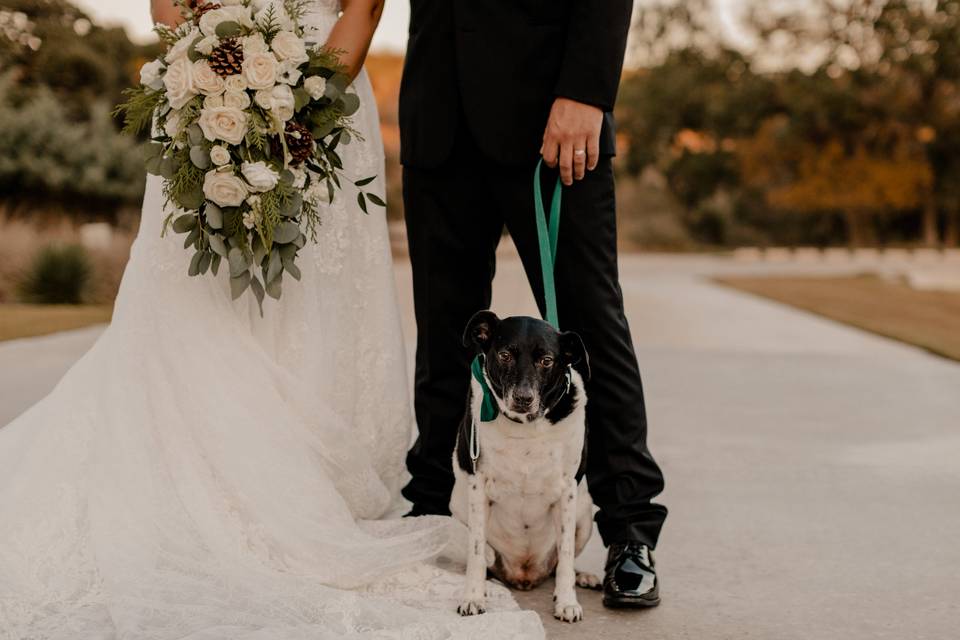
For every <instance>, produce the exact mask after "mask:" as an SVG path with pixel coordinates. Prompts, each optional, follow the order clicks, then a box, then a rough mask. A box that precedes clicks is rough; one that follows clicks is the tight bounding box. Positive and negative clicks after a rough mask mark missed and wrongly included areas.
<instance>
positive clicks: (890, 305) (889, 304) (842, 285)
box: [716, 275, 960, 360]
mask: <svg viewBox="0 0 960 640" xmlns="http://www.w3.org/2000/svg"><path fill="white" fill-rule="evenodd" d="M716 281H717V282H719V283H721V284H725V285H727V286H730V287H733V288H735V289H739V290H741V291H746V292H748V293H752V294H755V295H758V296H762V297H764V298H770V299H771V300H776V301H777V302H782V303H784V304H788V305H790V306H793V307H797V308H799V309H804V310H806V311H812V312H813V313H817V314H819V315H822V316H826V317H827V318H831V319H833V320H837V321H839V322H843V323H846V324H849V325H853V326H854V327H858V328H860V329H865V330H867V331H872V332H873V333H878V334H880V335H882V336H886V337H888V338H893V339H895V340H900V341H901V342H906V343H908V344H912V345H915V346H918V347H921V348H923V349H926V350H928V351H931V352H933V353H936V354H938V355H941V356H944V357H947V358H952V359H953V360H960V292H950V291H917V290H915V289H911V288H910V287H909V286H907V285H906V284H903V283H900V282H890V281H887V280H882V279H880V278H877V277H875V276H868V275H864V276H855V277H838V278H815V277H753V278H739V277H735V278H717V279H716Z"/></svg>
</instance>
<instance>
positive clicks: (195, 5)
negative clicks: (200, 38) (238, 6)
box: [187, 0, 220, 24]
mask: <svg viewBox="0 0 960 640" xmlns="http://www.w3.org/2000/svg"><path fill="white" fill-rule="evenodd" d="M187 6H188V7H190V10H191V11H193V21H194V22H196V23H197V24H200V18H202V17H203V14H205V13H206V12H207V11H213V10H214V9H219V8H220V5H219V4H218V3H216V2H203V0H190V1H189V2H188V3H187Z"/></svg>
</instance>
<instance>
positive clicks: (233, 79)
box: [225, 73, 247, 91]
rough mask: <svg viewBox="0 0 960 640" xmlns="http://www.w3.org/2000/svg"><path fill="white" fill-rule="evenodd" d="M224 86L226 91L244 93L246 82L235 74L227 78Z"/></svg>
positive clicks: (241, 76)
mask: <svg viewBox="0 0 960 640" xmlns="http://www.w3.org/2000/svg"><path fill="white" fill-rule="evenodd" d="M225 86H226V89H227V91H246V90H247V81H246V80H245V79H244V78H243V75H241V74H239V73H235V74H233V75H232V76H227V78H226V82H225Z"/></svg>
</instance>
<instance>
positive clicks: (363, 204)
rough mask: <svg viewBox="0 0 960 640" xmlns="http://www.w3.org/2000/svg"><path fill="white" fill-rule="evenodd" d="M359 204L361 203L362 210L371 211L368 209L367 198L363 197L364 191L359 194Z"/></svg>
mask: <svg viewBox="0 0 960 640" xmlns="http://www.w3.org/2000/svg"><path fill="white" fill-rule="evenodd" d="M357 204H359V205H360V210H361V211H363V212H364V213H369V211H367V200H366V198H364V197H363V194H362V193H358V194H357Z"/></svg>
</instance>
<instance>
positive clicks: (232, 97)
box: [223, 91, 250, 111]
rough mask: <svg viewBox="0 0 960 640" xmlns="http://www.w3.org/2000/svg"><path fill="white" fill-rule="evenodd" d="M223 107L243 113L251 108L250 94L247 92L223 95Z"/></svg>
mask: <svg viewBox="0 0 960 640" xmlns="http://www.w3.org/2000/svg"><path fill="white" fill-rule="evenodd" d="M223 106H225V107H233V108H234V109H240V110H241V111H242V110H243V109H246V108H247V107H249V106H250V94H249V93H247V92H246V91H227V92H226V93H225V94H223Z"/></svg>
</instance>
